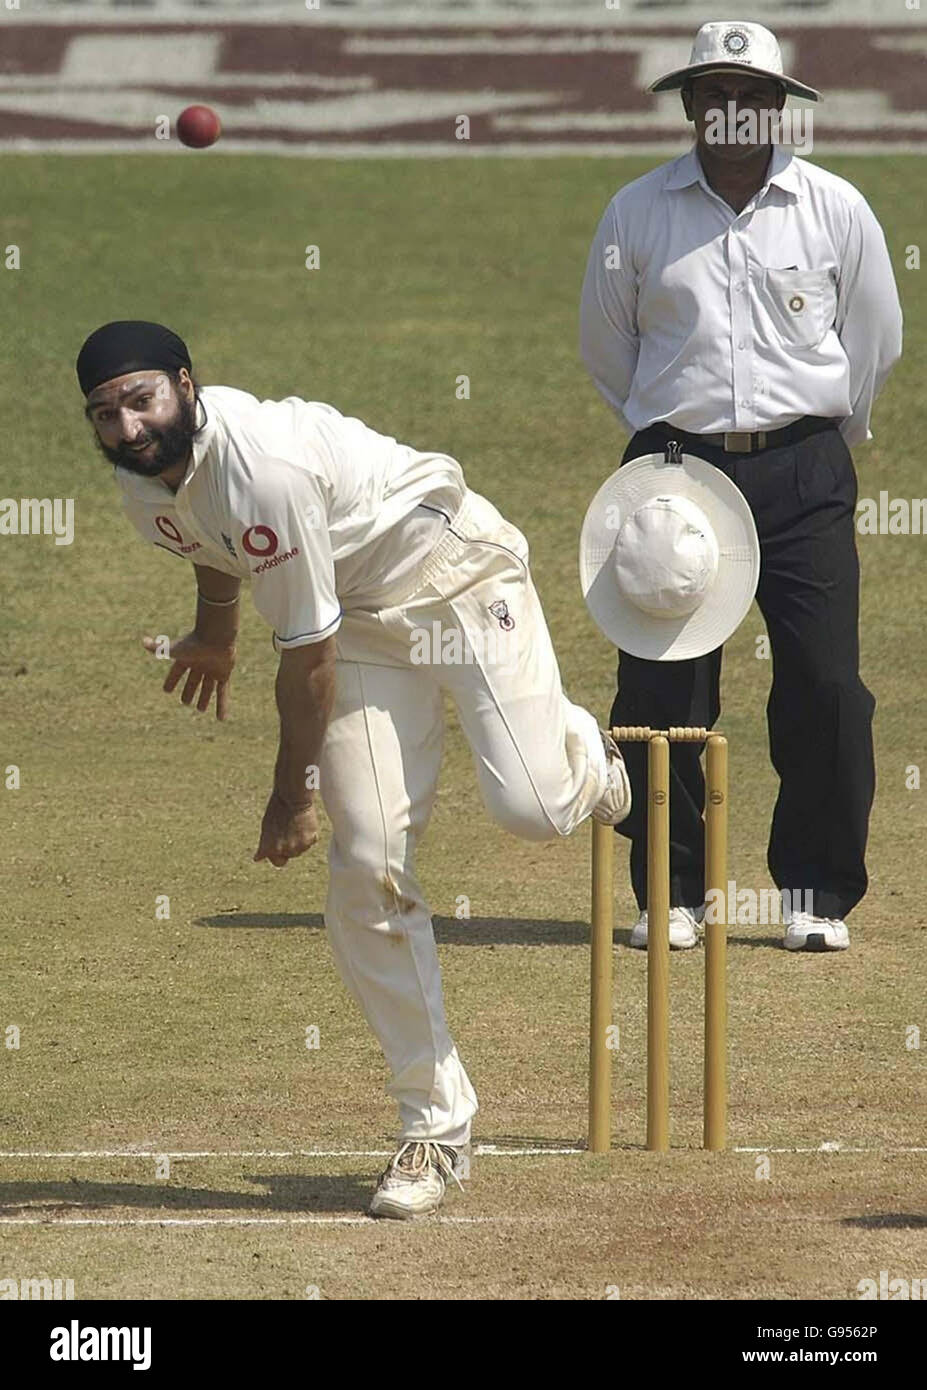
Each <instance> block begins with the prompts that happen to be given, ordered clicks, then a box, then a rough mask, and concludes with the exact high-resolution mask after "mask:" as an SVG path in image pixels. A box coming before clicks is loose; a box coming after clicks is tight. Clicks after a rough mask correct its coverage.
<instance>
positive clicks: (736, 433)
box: [724, 430, 753, 454]
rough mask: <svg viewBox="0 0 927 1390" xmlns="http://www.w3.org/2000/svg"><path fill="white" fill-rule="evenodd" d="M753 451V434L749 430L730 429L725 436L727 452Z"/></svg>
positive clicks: (743, 452) (742, 452) (741, 452)
mask: <svg viewBox="0 0 927 1390" xmlns="http://www.w3.org/2000/svg"><path fill="white" fill-rule="evenodd" d="M752 451H753V436H752V434H751V433H750V432H749V430H729V431H728V432H727V433H726V434H725V436H724V452H725V453H726V454H749V453H752Z"/></svg>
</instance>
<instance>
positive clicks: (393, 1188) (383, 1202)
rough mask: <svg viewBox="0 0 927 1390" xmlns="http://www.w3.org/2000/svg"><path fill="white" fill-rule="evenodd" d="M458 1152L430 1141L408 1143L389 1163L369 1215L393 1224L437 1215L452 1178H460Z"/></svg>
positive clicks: (456, 1179)
mask: <svg viewBox="0 0 927 1390" xmlns="http://www.w3.org/2000/svg"><path fill="white" fill-rule="evenodd" d="M457 1155H458V1150H457V1149H454V1148H451V1146H450V1145H449V1144H438V1143H435V1142H434V1141H432V1140H427V1139H407V1140H406V1141H405V1143H403V1144H402V1145H400V1147H399V1149H398V1150H397V1151H396V1153H395V1154H394V1155H393V1157H392V1158H391V1159H390V1161H389V1164H388V1166H387V1168H386V1169H385V1171H384V1172H383V1174H382V1176H381V1178H380V1181H379V1182H378V1183H377V1190H376V1192H375V1193H374V1194H373V1199H372V1201H371V1203H370V1206H369V1208H368V1211H369V1213H370V1215H371V1216H387V1217H391V1218H392V1219H393V1220H394V1221H411V1220H413V1219H414V1218H415V1217H416V1216H428V1214H429V1213H430V1212H433V1211H437V1209H438V1207H439V1206H440V1205H441V1203H442V1201H443V1200H444V1192H445V1189H446V1187H447V1180H448V1178H449V1177H451V1178H453V1179H454V1181H455V1182H456V1184H457V1186H458V1187H459V1188H460V1190H461V1191H463V1183H462V1182H461V1181H460V1179H459V1178H458V1176H457V1172H456V1168H457Z"/></svg>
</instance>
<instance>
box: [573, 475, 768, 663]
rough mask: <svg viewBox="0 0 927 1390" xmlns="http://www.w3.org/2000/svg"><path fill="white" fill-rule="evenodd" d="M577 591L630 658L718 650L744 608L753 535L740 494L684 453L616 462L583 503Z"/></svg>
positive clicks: (754, 560)
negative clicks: (586, 505) (669, 457)
mask: <svg viewBox="0 0 927 1390" xmlns="http://www.w3.org/2000/svg"><path fill="white" fill-rule="evenodd" d="M579 571H580V581H581V583H582V589H583V597H584V598H585V600H586V604H587V607H588V608H589V612H590V613H591V614H592V617H593V619H594V621H595V623H596V624H597V626H598V627H599V628H600V629H601V630H602V632H604V634H605V636H606V637H608V638H609V640H610V641H611V642H613V643H614V645H615V646H616V647H620V649H621V650H622V651H625V652H630V653H631V655H632V656H640V657H648V658H650V659H651V660H653V661H683V660H685V659H687V658H691V657H696V656H703V655H704V654H705V653H706V652H711V651H714V650H715V648H716V647H720V646H721V644H722V643H723V642H725V641H726V640H727V639H728V637H730V636H731V634H732V633H733V632H734V631H735V629H736V628H737V627H738V625H739V624H740V623H741V622H742V621H743V619H744V618H745V617H746V615H747V611H748V609H749V607H750V604H751V603H752V602H753V596H754V594H755V593H756V586H757V583H758V582H759V577H760V542H759V538H758V537H757V534H756V525H755V523H754V520H753V513H752V512H751V511H750V507H749V505H748V503H747V499H746V498H745V497H744V495H743V493H742V492H741V491H740V489H739V488H738V487H737V485H736V484H735V483H733V482H732V481H731V479H730V478H729V477H728V476H727V474H726V473H722V472H721V470H720V468H715V467H714V465H713V464H710V463H706V462H705V461H704V459H700V458H695V457H693V456H692V455H691V454H678V455H677V456H676V458H675V459H673V460H672V461H668V460H667V458H665V457H664V456H663V455H662V454H646V455H645V456H644V457H643V458H638V459H632V460H631V461H630V462H629V463H626V464H624V465H623V466H622V467H621V468H619V469H618V470H617V471H616V472H615V473H613V474H612V476H611V477H610V478H609V479H608V480H607V481H606V482H604V483H603V484H602V486H601V487H600V488H599V490H598V492H597V493H596V495H595V497H594V498H593V499H592V501H591V502H590V504H589V510H588V511H587V512H586V517H585V520H584V522H583V530H582V537H581V539H580V547H579Z"/></svg>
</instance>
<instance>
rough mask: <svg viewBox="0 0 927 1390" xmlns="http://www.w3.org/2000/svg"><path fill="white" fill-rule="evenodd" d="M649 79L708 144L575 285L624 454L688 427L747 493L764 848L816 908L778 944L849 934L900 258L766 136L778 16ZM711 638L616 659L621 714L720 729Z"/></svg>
mask: <svg viewBox="0 0 927 1390" xmlns="http://www.w3.org/2000/svg"><path fill="white" fill-rule="evenodd" d="M652 90H653V91H655V92H662V91H672V90H679V91H680V92H681V96H682V103H683V108H684V111H685V115H686V118H687V119H688V120H689V121H691V122H692V123H693V125H694V127H695V144H694V145H693V147H692V148H690V150H689V151H688V152H687V153H686V154H684V155H682V156H681V157H680V158H678V159H674V160H672V161H670V162H669V163H666V164H662V165H660V166H659V167H658V168H656V169H653V170H652V171H651V172H650V173H648V174H645V175H644V176H643V177H642V178H639V179H636V180H635V181H634V182H632V183H629V184H627V185H626V186H625V187H624V188H622V189H621V190H620V191H619V192H618V193H617V194H616V195H615V196H614V198H613V199H612V201H611V202H610V203H609V205H608V207H607V209H606V211H605V213H604V215H603V217H602V220H601V222H600V225H599V228H598V231H597V233H596V236H595V240H594V241H593V244H592V248H591V250H590V253H589V259H588V264H587V268H586V275H585V281H584V284H583V291H582V305H581V331H580V339H581V353H582V357H583V360H584V362H585V364H586V366H587V368H588V370H589V372H590V373H591V375H592V378H593V380H594V382H595V385H596V386H597V388H598V390H599V391H600V392H601V394H602V395H603V396H604V398H605V400H606V401H607V402H608V404H609V405H610V406H611V407H612V408H613V409H614V410H615V411H616V412H617V413H618V415H619V417H620V419H621V420H622V422H623V423H624V424H625V426H626V428H627V429H628V431H629V432H630V433H631V435H632V438H631V440H630V442H629V444H628V446H627V448H626V450H625V453H624V456H623V458H622V463H624V462H627V461H628V460H629V459H632V458H636V457H639V456H640V455H643V454H650V453H662V452H663V451H664V449H665V446H666V444H667V441H668V440H670V439H677V440H678V441H679V442H680V443H681V444H682V446H683V449H684V450H685V452H687V453H690V454H694V455H698V456H699V457H701V458H703V459H705V460H706V461H708V462H709V463H711V464H713V465H714V466H715V467H716V468H719V469H721V470H722V471H723V472H724V473H726V474H727V475H728V477H730V478H731V479H733V481H734V482H735V483H736V484H737V486H738V487H739V488H740V490H741V492H742V493H743V494H744V496H745V497H746V498H747V501H748V503H749V505H750V509H751V511H752V513H753V516H754V519H755V522H756V528H757V533H758V536H759V539H760V545H761V569H760V580H759V587H758V589H757V594H756V599H757V603H758V604H759V607H760V610H761V612H762V614H763V618H764V619H765V622H766V626H767V630H768V633H769V639H770V646H771V650H772V658H773V674H772V687H771V691H770V695H769V700H768V704H767V721H768V731H769V745H770V753H771V758H772V762H773V766H774V767H775V769H776V772H777V773H778V775H779V782H780V785H779V793H778V799H777V801H776V806H775V810H774V812H773V818H772V826H771V830H770V836H769V846H768V865H769V871H770V873H771V875H772V877H773V880H774V882H775V883H776V885H777V887H778V888H779V889H780V890H786V891H787V892H788V894H789V900H791V901H792V902H793V903H794V902H795V895H796V894H802V895H807V894H809V893H810V895H811V896H810V898H808V897H807V896H803V897H801V898H800V899H799V901H801V902H802V903H804V904H805V905H806V906H807V904H808V903H809V902H810V903H811V905H812V910H810V911H801V912H799V911H793V912H792V913H791V914H790V915H789V916H788V917H787V918H786V920H785V932H784V945H785V946H786V947H787V948H788V949H790V950H841V949H844V948H846V946H847V945H848V944H849V935H848V932H847V927H846V923H845V920H844V919H845V918H846V916H847V915H848V914H849V912H850V911H851V910H852V909H853V908H854V907H855V906H856V904H857V903H858V902H859V901H860V899H861V898H862V897H863V895H864V894H865V892H866V888H867V885H868V877H867V873H866V865H865V851H866V840H867V834H868V825H869V814H870V810H871V806H872V800H873V796H874V792H875V765H874V759H873V744H872V716H873V711H874V708H875V701H874V699H873V696H872V695H871V693H870V692H869V690H868V689H867V688H866V686H865V685H864V684H863V682H862V680H861V679H860V675H859V635H858V608H859V565H858V559H857V554H856V545H855V529H854V517H855V507H856V497H857V480H856V472H855V469H854V465H853V460H852V457H851V454H850V446H852V445H856V444H861V443H863V442H865V441H866V440H867V439H870V438H871V437H872V436H871V433H870V430H869V418H870V412H871V409H872V404H873V401H874V400H875V397H876V395H877V394H878V392H879V390H880V389H881V387H882V385H883V383H884V382H885V380H886V378H887V376H888V374H889V371H890V369H891V367H892V365H893V363H894V362H895V361H896V360H897V359H898V357H899V356H900V353H901V310H900V306H899V302H898V294H897V290H896V286H895V281H894V277H893V274H892V267H891V262H890V260H889V256H888V251H887V249H886V245H885V239H884V236H883V234H882V231H881V228H880V227H879V224H878V222H877V221H876V218H875V216H874V215H873V213H872V211H871V209H870V208H869V206H868V204H867V203H866V200H865V199H864V198H863V196H862V194H861V193H860V192H859V191H858V190H857V189H856V188H854V187H853V185H852V184H850V183H848V182H847V181H846V180H845V179H841V178H838V177H837V176H836V175H834V174H831V173H828V172H827V171H826V170H824V169H821V168H818V167H817V166H816V165H814V164H810V163H808V162H807V161H806V160H803V159H799V158H796V157H794V156H793V155H791V154H789V153H787V152H786V150H785V148H784V147H783V146H782V145H781V144H779V143H778V141H777V139H776V138H775V130H774V126H773V125H772V124H767V125H766V126H765V143H764V142H763V136H764V122H763V119H762V118H763V116H764V115H765V116H766V117H767V118H770V119H771V120H774V119H775V113H776V112H780V111H782V110H783V109H784V106H785V101H786V97H787V95H788V94H792V95H795V96H799V97H803V98H805V99H807V100H810V101H816V100H817V99H818V97H819V93H818V92H816V91H815V90H814V89H813V88H810V87H807V86H805V85H804V84H803V83H801V82H798V81H796V80H795V79H794V78H793V77H789V76H786V75H784V74H783V66H782V58H781V54H780V50H779V45H778V42H777V41H776V38H775V36H774V35H773V34H772V33H770V32H769V30H768V29H765V28H764V27H763V26H762V25H759V24H753V23H746V22H744V23H741V22H734V21H714V22H712V23H709V24H705V25H703V27H702V28H701V29H700V30H699V32H698V34H697V36H696V39H695V43H694V46H693V49H692V53H691V57H690V60H689V63H688V65H687V66H686V67H683V68H679V69H677V70H676V71H674V72H671V73H669V74H667V75H666V76H665V77H662V78H661V79H660V80H659V81H658V82H656V83H654V85H653V87H652ZM719 115H720V118H721V119H720V120H719ZM751 121H752V124H753V131H752V139H751ZM719 130H720V131H721V132H723V133H722V136H721V138H719V134H718V133H719ZM745 135H746V137H747V138H746V140H745V141H744V142H741V139H742V137H744V136H745ZM721 650H722V649H721V648H718V649H717V650H715V651H713V652H711V653H709V654H708V655H706V656H703V657H700V658H698V659H696V660H682V661H677V662H673V661H663V662H660V661H651V660H643V659H637V658H635V657H634V656H632V655H631V654H629V653H627V652H620V653H619V665H618V693H617V697H616V699H615V702H614V705H613V707H612V712H611V723H612V724H613V725H616V724H624V725H637V724H650V725H653V726H657V727H661V728H665V727H668V726H670V725H698V726H705V727H709V728H710V727H712V726H713V725H714V724H715V722H716V720H717V718H718V715H719V710H720V705H719V681H720V674H721ZM623 752H624V754H625V758H626V761H627V765H628V771H629V774H630V778H631V786H632V791H633V793H634V799H633V809H632V812H631V815H630V816H629V818H628V819H627V820H625V821H624V822H623V823H622V825H621V828H620V831H619V833H620V834H623V835H627V836H628V838H629V839H630V840H631V878H632V884H633V888H634V893H635V896H636V898H637V902H638V907H639V908H640V910H641V915H640V918H639V920H638V922H637V923H636V924H635V926H634V928H633V931H632V944H633V945H635V946H644V945H646V942H647V914H646V906H647V895H646V863H647V843H646V838H647V828H646V797H645V795H643V789H644V786H645V780H646V771H645V750H644V746H643V745H636V744H627V745H625V746H624V748H623ZM700 752H701V747H700V746H699V745H697V744H693V745H685V744H677V745H674V746H673V749H672V756H671V779H672V780H671V798H670V801H671V808H672V809H671V821H670V840H671V845H670V861H671V862H670V878H671V899H670V901H671V904H672V908H673V910H672V912H671V919H670V942H671V945H673V946H676V947H688V946H694V945H695V944H696V940H697V935H696V928H697V924H698V922H699V920H700V918H701V916H702V911H703V887H704V827H703V822H702V817H701V807H702V805H703V797H704V780H703V777H702V772H701V767H700V764H699V754H700Z"/></svg>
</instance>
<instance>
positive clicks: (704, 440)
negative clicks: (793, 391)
mask: <svg viewBox="0 0 927 1390" xmlns="http://www.w3.org/2000/svg"><path fill="white" fill-rule="evenodd" d="M838 423H839V421H837V420H831V419H825V418H824V417H823V416H821V415H803V416H802V418H801V419H800V420H793V422H792V424H791V425H783V426H782V428H781V429H778V430H756V431H755V432H754V433H753V434H750V433H749V432H748V431H746V430H728V431H727V432H726V433H724V434H692V433H691V432H690V431H689V430H681V429H680V428H679V426H678V425H670V424H667V422H666V421H665V420H657V421H655V423H654V424H652V425H646V426H645V427H644V428H645V429H654V430H661V431H663V432H664V433H665V435H666V437H667V439H678V440H679V442H680V444H691V445H693V446H694V447H696V448H697V447H698V445H699V444H701V445H705V444H709V445H710V446H711V447H712V448H713V449H723V450H724V451H725V453H727V454H755V453H757V452H758V451H759V450H760V449H781V448H783V447H784V446H785V445H787V444H797V443H798V441H799V440H800V439H807V438H808V436H809V435H810V434H819V433H820V432H821V431H822V430H829V429H834V428H836V426H837V424H838ZM642 433H643V431H642Z"/></svg>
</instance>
